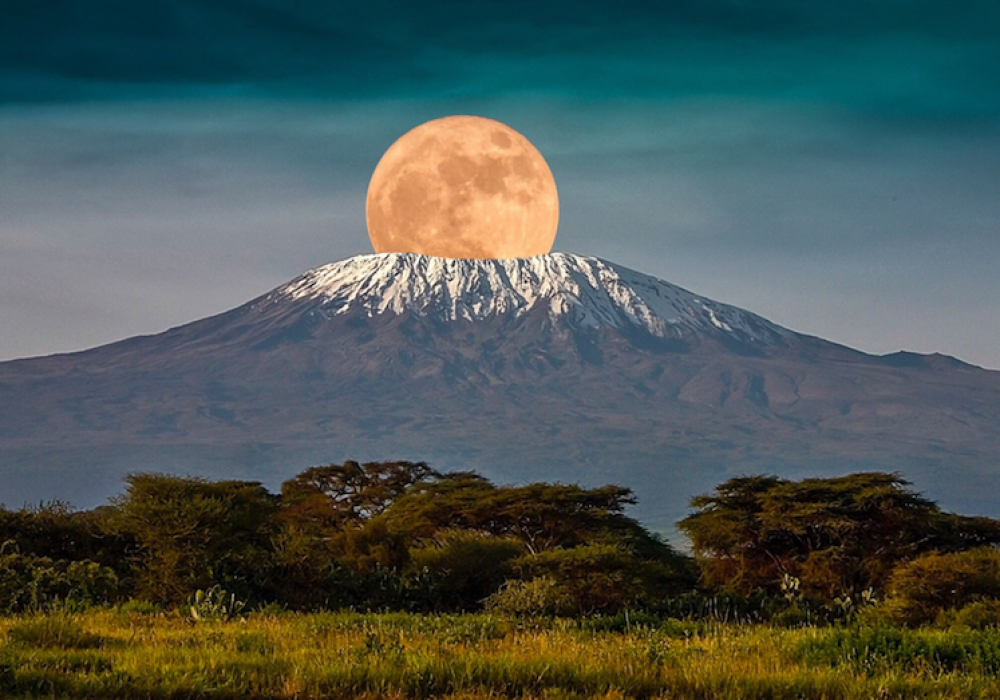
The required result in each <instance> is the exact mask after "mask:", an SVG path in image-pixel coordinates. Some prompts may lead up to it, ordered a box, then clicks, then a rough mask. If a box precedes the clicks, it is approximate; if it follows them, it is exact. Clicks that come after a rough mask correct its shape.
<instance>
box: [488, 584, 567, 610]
mask: <svg viewBox="0 0 1000 700" xmlns="http://www.w3.org/2000/svg"><path fill="white" fill-rule="evenodd" d="M576 608H577V605H576V601H574V600H573V598H572V597H571V596H570V595H569V594H568V593H567V592H566V591H565V590H564V589H563V588H562V587H561V586H560V585H559V584H558V583H556V582H555V581H554V580H553V579H551V578H549V577H548V576H540V577H539V578H535V579H531V580H530V581H517V580H515V581H508V582H507V583H505V584H504V585H503V586H502V587H501V588H500V590H499V591H497V592H496V593H494V594H493V595H491V596H490V597H489V598H487V599H486V609H487V610H489V611H490V612H495V613H500V614H501V615H516V616H526V617H535V616H539V617H543V616H544V617H556V616H569V615H572V614H573V613H574V612H575V611H576Z"/></svg>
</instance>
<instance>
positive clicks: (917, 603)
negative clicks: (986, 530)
mask: <svg viewBox="0 0 1000 700" xmlns="http://www.w3.org/2000/svg"><path fill="white" fill-rule="evenodd" d="M889 592H890V595H891V600H890V601H889V605H888V606H887V608H886V610H887V612H889V613H891V617H892V619H893V620H894V621H895V622H899V623H902V624H906V625H920V624H926V623H929V622H933V621H934V620H935V619H937V617H938V616H939V615H941V613H942V612H944V611H946V610H955V609H958V608H963V607H965V606H967V605H969V604H970V603H975V602H978V601H985V600H996V599H1000V551H998V550H996V549H994V548H993V547H980V548H978V549H972V550H969V551H968V552H958V553H955V554H936V553H934V554H925V555H924V556H921V557H918V558H917V559H914V560H913V561H911V562H908V563H906V564H903V565H901V566H899V567H897V568H896V570H895V571H894V572H893V574H892V579H891V581H890V585H889ZM971 614H972V613H970V615H971Z"/></svg>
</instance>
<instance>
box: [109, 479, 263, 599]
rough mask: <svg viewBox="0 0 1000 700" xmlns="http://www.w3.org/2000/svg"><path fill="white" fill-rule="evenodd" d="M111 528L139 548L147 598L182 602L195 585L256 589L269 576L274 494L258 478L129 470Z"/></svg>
mask: <svg viewBox="0 0 1000 700" xmlns="http://www.w3.org/2000/svg"><path fill="white" fill-rule="evenodd" d="M116 505H117V510H116V512H115V514H114V515H115V517H114V519H113V520H112V523H111V526H112V527H113V528H114V530H115V531H117V532H126V533H129V534H130V535H131V536H132V537H134V538H135V540H136V542H137V543H138V546H139V554H138V558H137V562H136V564H137V566H136V578H137V585H138V591H139V593H140V595H142V596H143V597H145V598H147V599H149V600H151V601H153V602H156V603H166V604H179V603H182V602H183V601H184V600H186V599H187V598H188V597H189V596H191V595H192V594H193V593H194V591H196V590H198V589H204V588H210V587H211V586H213V585H216V584H218V585H224V586H226V587H228V588H230V589H234V590H238V591H240V592H241V593H250V592H252V591H254V589H255V588H256V586H257V585H259V584H260V583H261V580H262V578H263V577H264V576H266V575H267V573H268V569H269V565H270V549H271V536H272V535H273V534H274V532H275V529H276V525H275V522H274V514H275V512H276V510H277V507H278V504H277V499H275V498H274V496H272V495H271V494H269V493H268V492H267V491H266V490H265V489H264V488H263V487H261V485H260V484H259V483H257V482H251V481H218V482H208V481H205V480H203V479H197V478H193V477H187V478H182V477H174V476H167V475H163V474H132V475H129V476H128V477H126V490H125V494H124V495H123V496H122V497H120V498H119V499H118V500H117V504H116Z"/></svg>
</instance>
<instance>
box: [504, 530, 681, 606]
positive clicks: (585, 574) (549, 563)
mask: <svg viewBox="0 0 1000 700" xmlns="http://www.w3.org/2000/svg"><path fill="white" fill-rule="evenodd" d="M513 566H514V570H515V571H517V573H518V574H519V576H520V577H521V578H525V579H533V578H539V577H541V578H547V579H549V580H551V581H554V582H555V585H556V587H557V591H558V592H559V593H560V594H562V596H563V597H564V598H565V599H567V600H570V601H572V603H573V610H574V612H576V613H577V614H593V613H597V612H600V613H615V612H617V611H619V610H621V609H623V608H628V607H636V606H639V605H642V604H643V602H644V599H657V598H660V597H666V596H667V595H669V594H671V593H676V592H677V590H676V585H675V579H674V572H673V571H672V570H671V569H670V568H668V567H667V566H665V565H664V564H663V563H662V562H655V561H648V560H644V559H642V558H640V557H638V556H636V555H635V554H634V553H633V552H631V551H629V550H628V549H626V548H624V547H621V546H619V545H614V544H608V543H593V544H587V545H580V546H577V547H569V548H565V549H563V548H557V549H549V550H547V551H545V552H541V553H538V554H530V555H527V556H525V557H522V558H520V559H518V560H516V561H515V562H514V564H513Z"/></svg>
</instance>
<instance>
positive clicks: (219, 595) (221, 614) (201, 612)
mask: <svg viewBox="0 0 1000 700" xmlns="http://www.w3.org/2000/svg"><path fill="white" fill-rule="evenodd" d="M245 607H246V603H244V602H243V601H242V600H237V599H236V594H235V593H229V592H227V591H226V590H224V589H223V588H221V587H220V586H212V587H211V588H209V589H208V590H207V591H202V590H198V591H195V594H194V595H193V596H192V597H191V604H190V605H189V606H188V612H189V613H190V615H191V617H192V619H195V620H233V619H241V618H240V613H242V612H243V608H245Z"/></svg>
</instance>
